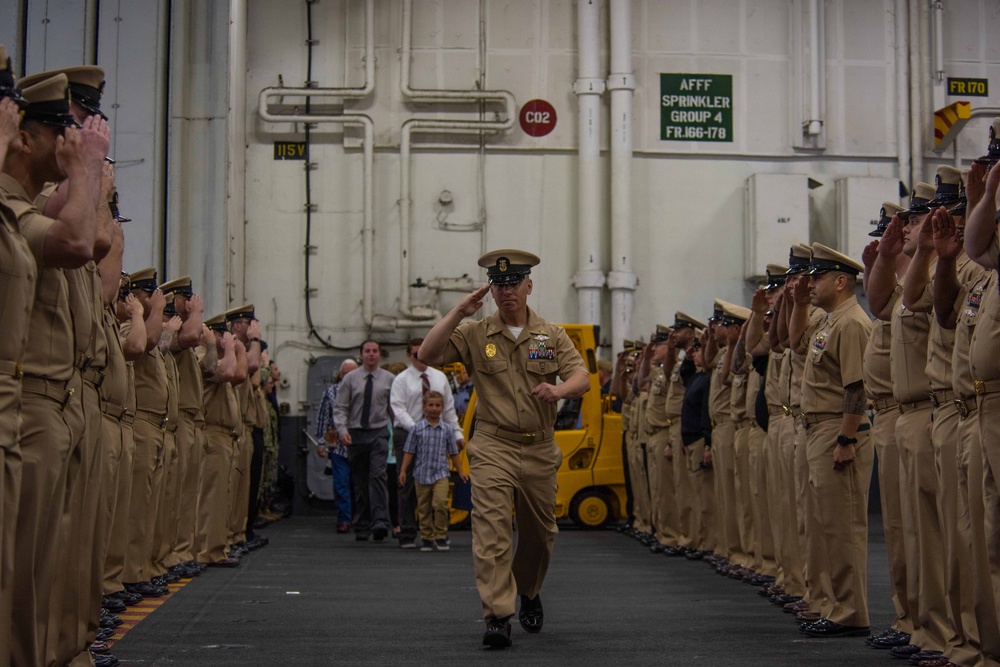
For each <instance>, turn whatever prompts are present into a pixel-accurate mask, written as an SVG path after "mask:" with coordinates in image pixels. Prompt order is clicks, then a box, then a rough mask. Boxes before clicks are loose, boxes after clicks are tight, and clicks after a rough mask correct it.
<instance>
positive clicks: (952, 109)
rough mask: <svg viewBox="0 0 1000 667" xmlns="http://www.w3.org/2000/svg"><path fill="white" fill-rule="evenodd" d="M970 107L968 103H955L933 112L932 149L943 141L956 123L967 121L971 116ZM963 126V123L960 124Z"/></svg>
mask: <svg viewBox="0 0 1000 667" xmlns="http://www.w3.org/2000/svg"><path fill="white" fill-rule="evenodd" d="M971 111H972V109H971V105H970V104H969V103H968V102H955V103H954V104H949V105H948V106H946V107H945V108H943V109H938V110H937V111H935V112H934V147H935V148H937V147H938V146H940V145H941V142H942V141H944V138H945V137H946V136H947V135H948V131H949V130H951V128H952V126H954V125H955V124H956V123H957V122H958V121H960V120H962V121H965V120H969V118H970V116H971ZM962 124H963V125H964V123H962Z"/></svg>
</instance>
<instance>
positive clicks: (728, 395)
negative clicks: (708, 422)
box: [708, 347, 733, 425]
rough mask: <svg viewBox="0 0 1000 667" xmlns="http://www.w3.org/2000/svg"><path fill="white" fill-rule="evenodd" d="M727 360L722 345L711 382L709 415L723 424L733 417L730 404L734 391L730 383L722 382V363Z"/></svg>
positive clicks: (713, 421)
mask: <svg viewBox="0 0 1000 667" xmlns="http://www.w3.org/2000/svg"><path fill="white" fill-rule="evenodd" d="M725 360H726V348H724V347H720V348H719V352H718V356H717V358H716V361H715V368H714V369H713V370H712V379H711V384H710V385H709V390H708V415H709V417H711V418H712V423H713V425H714V424H721V423H722V422H727V421H729V420H730V419H732V416H731V415H730V414H729V404H730V402H731V401H732V397H733V391H732V388H731V386H732V385H731V382H732V376H730V383H725V384H724V383H723V382H722V365H723V364H724V363H725Z"/></svg>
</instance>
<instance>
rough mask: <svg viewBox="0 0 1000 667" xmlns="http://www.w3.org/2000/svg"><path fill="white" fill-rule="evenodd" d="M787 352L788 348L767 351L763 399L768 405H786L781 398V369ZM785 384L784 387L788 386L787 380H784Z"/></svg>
mask: <svg viewBox="0 0 1000 667" xmlns="http://www.w3.org/2000/svg"><path fill="white" fill-rule="evenodd" d="M788 354H789V351H788V350H782V351H780V352H775V351H774V350H772V351H770V352H768V353H767V357H768V358H767V375H766V376H765V377H764V400H766V401H767V404H768V405H769V406H771V405H788V403H786V402H785V401H784V400H782V398H781V378H782V375H781V369H782V368H783V366H784V364H785V363H786V361H785V359H786V357H787V356H788ZM785 386H786V388H787V386H788V381H787V380H786V381H785Z"/></svg>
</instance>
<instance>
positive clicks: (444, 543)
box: [434, 540, 451, 551]
mask: <svg viewBox="0 0 1000 667" xmlns="http://www.w3.org/2000/svg"><path fill="white" fill-rule="evenodd" d="M434 548H435V549H437V550H438V551H448V550H449V549H451V545H450V544H448V540H434Z"/></svg>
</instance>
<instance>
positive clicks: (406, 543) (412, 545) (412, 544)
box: [399, 540, 417, 549]
mask: <svg viewBox="0 0 1000 667" xmlns="http://www.w3.org/2000/svg"><path fill="white" fill-rule="evenodd" d="M399 548H400V549H416V548H417V543H416V541H415V540H402V541H400V543H399Z"/></svg>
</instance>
